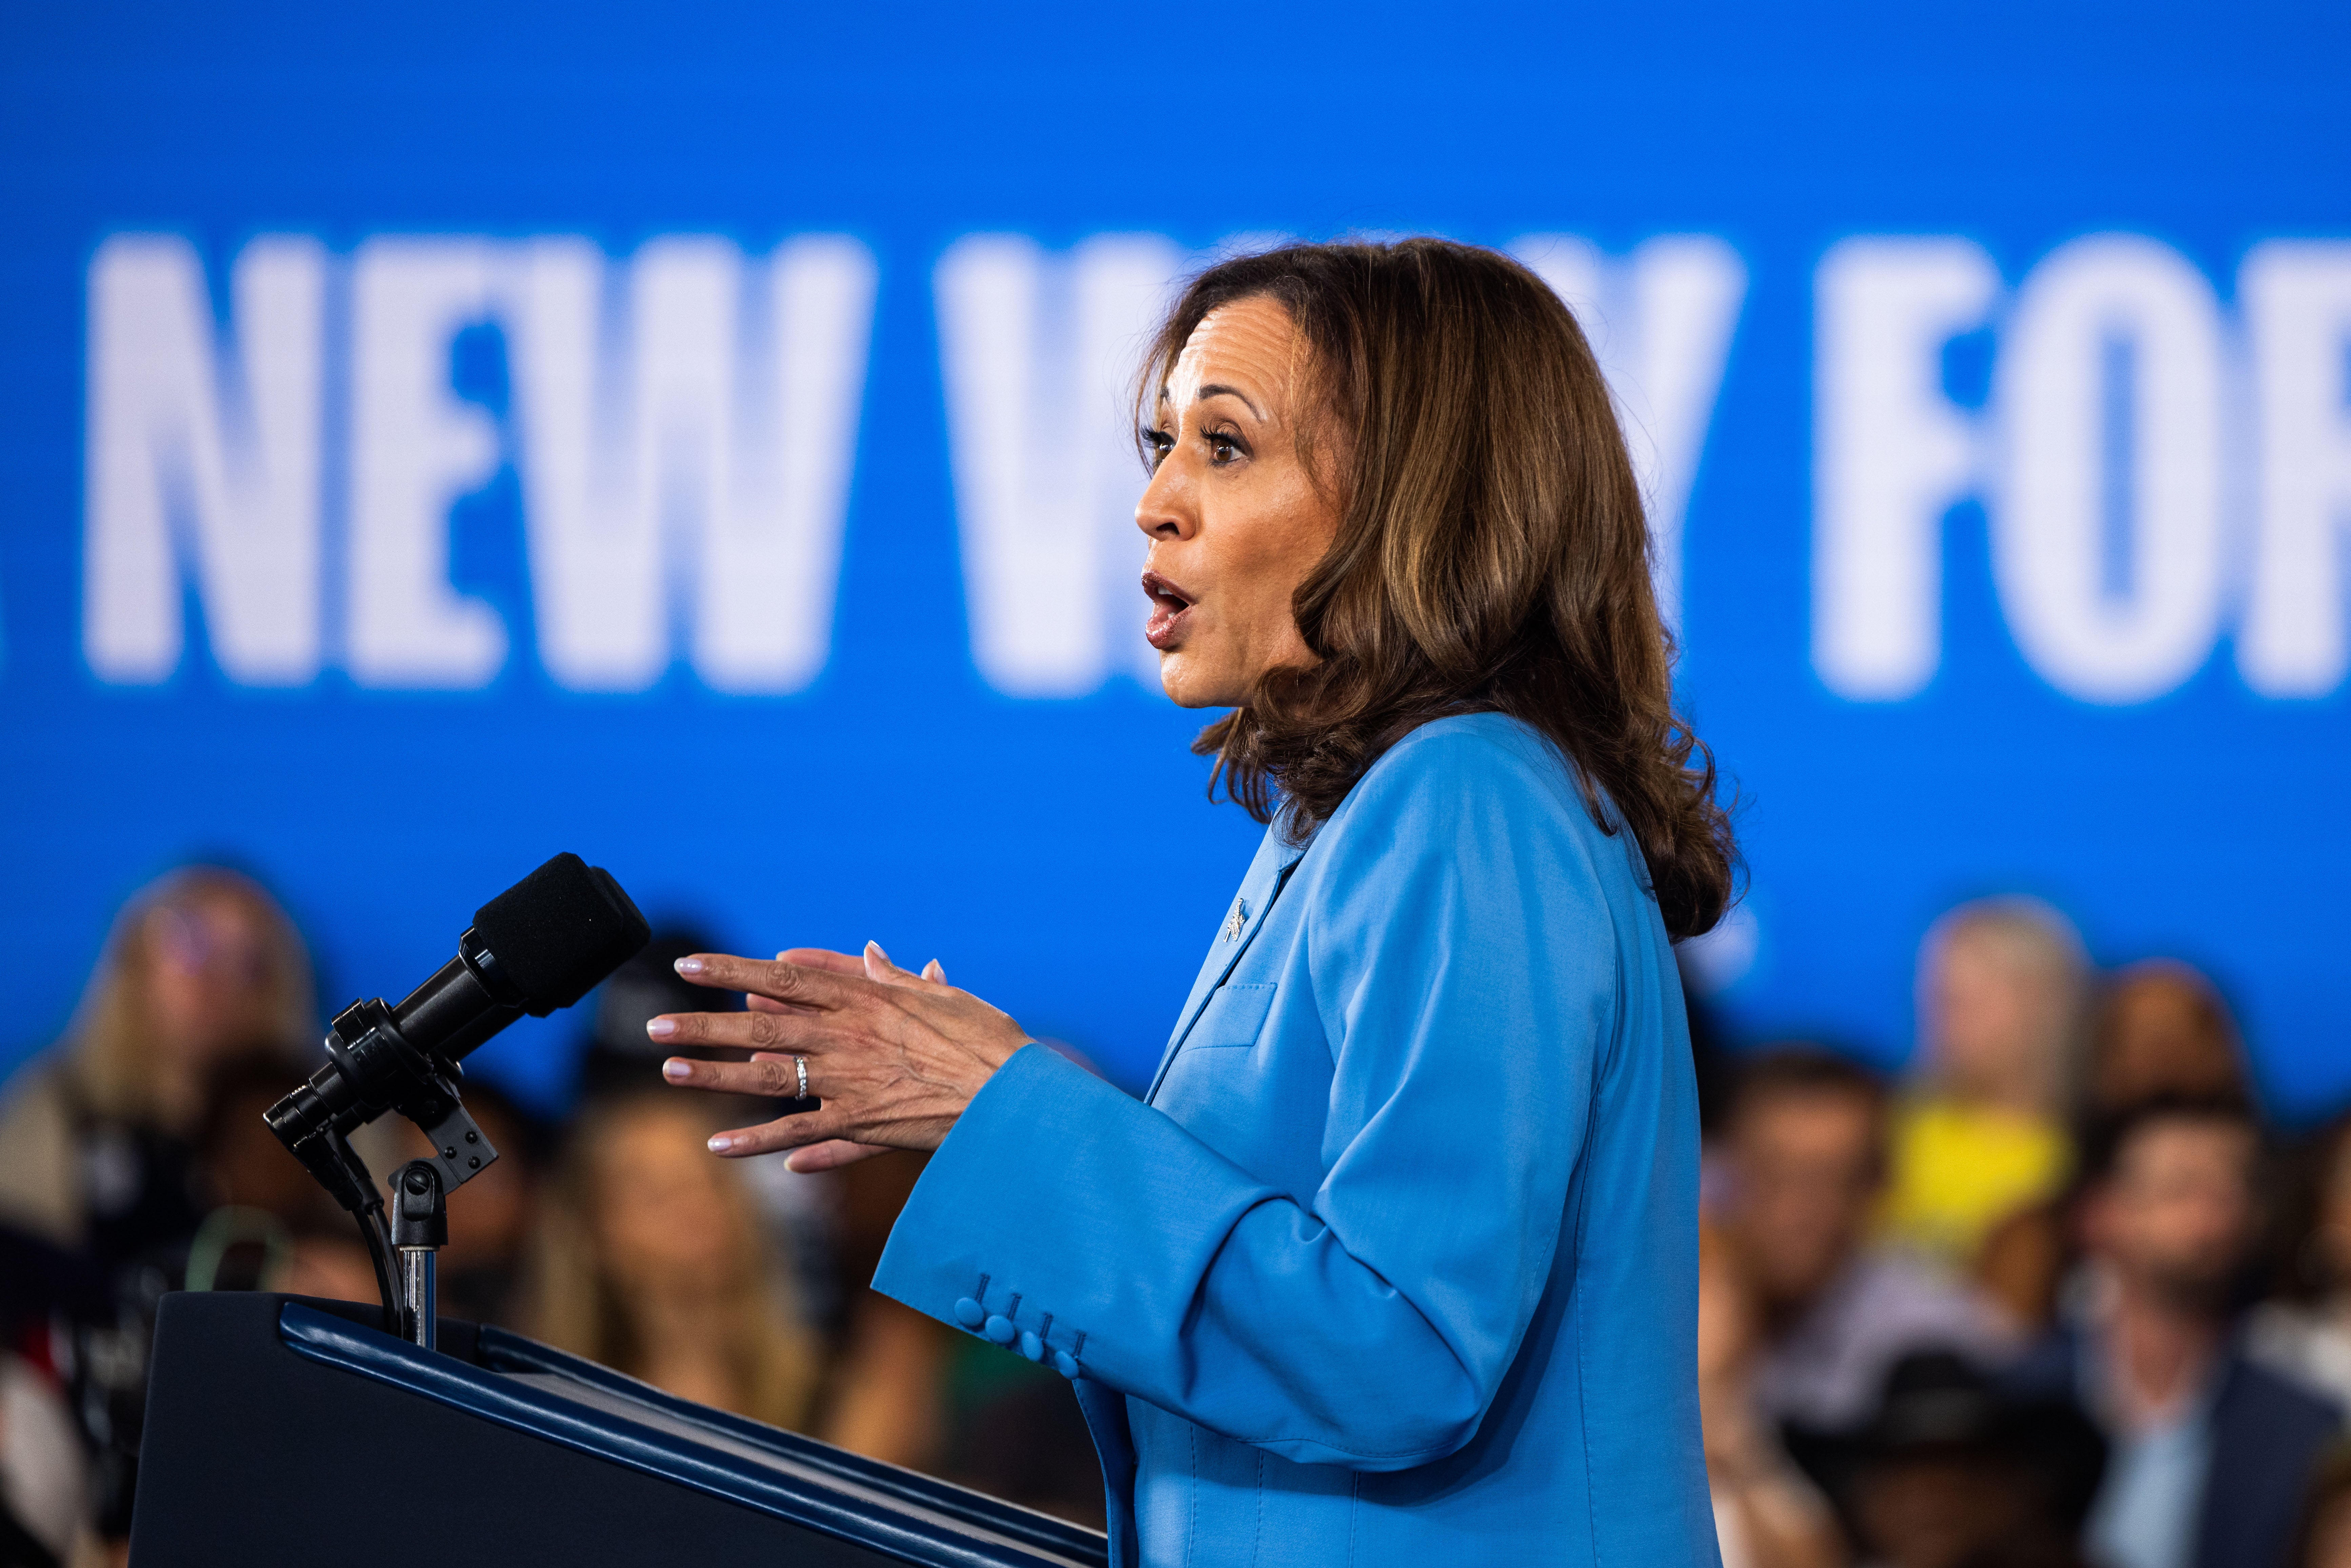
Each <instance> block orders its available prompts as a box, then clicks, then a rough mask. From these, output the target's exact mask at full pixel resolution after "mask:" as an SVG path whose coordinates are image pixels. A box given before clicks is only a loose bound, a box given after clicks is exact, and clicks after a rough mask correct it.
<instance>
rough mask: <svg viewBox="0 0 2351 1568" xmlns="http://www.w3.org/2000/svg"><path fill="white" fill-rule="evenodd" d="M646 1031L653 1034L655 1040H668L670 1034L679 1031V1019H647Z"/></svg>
mask: <svg viewBox="0 0 2351 1568" xmlns="http://www.w3.org/2000/svg"><path fill="white" fill-rule="evenodd" d="M645 1032H646V1033H647V1034H649V1035H651V1036H653V1038H654V1039H655V1040H667V1039H668V1038H669V1037H670V1036H672V1035H674V1034H675V1033H676V1032H677V1020H676V1019H647V1020H646V1021H645Z"/></svg>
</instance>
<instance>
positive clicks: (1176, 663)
mask: <svg viewBox="0 0 2351 1568" xmlns="http://www.w3.org/2000/svg"><path fill="white" fill-rule="evenodd" d="M1229 684H1230V683H1228V682H1225V681H1219V680H1217V679H1215V678H1213V677H1212V676H1207V673H1206V672H1204V671H1202V670H1201V669H1200V667H1199V660H1197V659H1196V658H1193V657H1189V656H1187V655H1186V653H1185V651H1184V649H1183V648H1182V646H1180V645H1178V646H1176V647H1174V648H1166V649H1162V650H1161V651H1160V654H1159V689H1160V690H1161V691H1163V692H1165V693H1166V694H1167V700H1168V701H1170V702H1172V703H1174V704H1175V706H1177V707H1231V706H1234V705H1235V704H1236V703H1238V702H1239V701H1240V699H1239V698H1238V697H1236V696H1232V695H1228V693H1227V692H1226V691H1225V687H1226V686H1227V685H1229Z"/></svg>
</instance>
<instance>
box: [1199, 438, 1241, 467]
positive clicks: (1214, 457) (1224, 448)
mask: <svg viewBox="0 0 2351 1568" xmlns="http://www.w3.org/2000/svg"><path fill="white" fill-rule="evenodd" d="M1207 442H1208V460H1209V461H1210V462H1212V463H1216V464H1218V465H1223V464H1227V463H1230V462H1232V461H1234V460H1235V459H1236V458H1238V457H1239V456H1240V455H1241V444H1240V443H1239V442H1238V441H1237V440H1235V439H1234V438H1233V437H1231V436H1229V435H1227V434H1224V433H1223V432H1221V431H1215V430H1212V431H1210V432H1209V433H1208V434H1207Z"/></svg>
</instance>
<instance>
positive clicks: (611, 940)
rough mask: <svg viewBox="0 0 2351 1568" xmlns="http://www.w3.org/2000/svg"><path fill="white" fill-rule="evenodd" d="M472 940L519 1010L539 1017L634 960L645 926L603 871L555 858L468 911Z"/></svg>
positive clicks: (648, 932) (648, 933)
mask: <svg viewBox="0 0 2351 1568" xmlns="http://www.w3.org/2000/svg"><path fill="white" fill-rule="evenodd" d="M474 935H475V936H476V937H477V938H478V939H479V940H480V942H481V944H482V946H485V947H486V948H488V949H489V951H490V956H491V957H492V958H494V959H495V960H496V962H497V967H498V970H499V972H500V974H501V975H503V976H504V977H505V978H507V980H509V981H510V982H512V983H513V985H514V986H515V987H516V988H517V989H519V990H520V991H521V992H522V996H523V1010H524V1011H526V1012H528V1013H529V1014H530V1015H531V1016H532V1017H534V1018H545V1017H546V1016H547V1015H548V1014H549V1013H551V1012H553V1011H555V1010H556V1009H558V1008H568V1007H569V1006H570V1005H571V1004H572V1003H574V1002H576V1001H578V1000H579V999H580V998H581V997H584V996H586V995H587V994H588V993H589V991H590V990H591V989H593V988H594V987H595V985H596V983H597V982H598V981H599V980H601V979H602V978H603V977H605V976H607V975H609V974H611V972H612V971H613V970H615V969H617V968H619V967H621V966H622V964H625V963H627V962H628V961H629V960H630V959H631V958H632V957H634V956H636V954H637V950H638V949H639V948H641V947H643V946H644V945H645V943H646V941H647V940H648V939H650V938H651V937H652V936H653V928H652V927H651V926H649V925H646V924H645V917H644V916H643V915H640V914H638V913H637V906H636V905H635V904H633V903H632V902H630V899H629V895H628V894H625V893H623V892H622V891H621V884H620V883H617V882H614V881H613V880H612V873H610V872H608V871H606V870H605V869H604V868H603V867H602V866H596V865H590V864H589V863H588V862H585V861H583V860H581V859H580V857H579V856H578V855H574V854H560V855H558V856H556V857H555V858H554V859H553V860H551V861H549V862H547V863H546V864H545V865H543V866H541V867H539V868H538V870H537V871H535V872H533V873H530V874H529V875H528V876H527V877H525V878H523V879H522V880H521V881H520V882H518V883H515V884H514V885H513V886H512V887H510V888H508V889H507V890H506V891H505V892H504V893H502V894H498V895H497V896H496V898H494V899H492V900H490V901H489V902H488V903H487V904H484V905H482V907H481V908H479V909H477V910H475V912H474Z"/></svg>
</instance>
